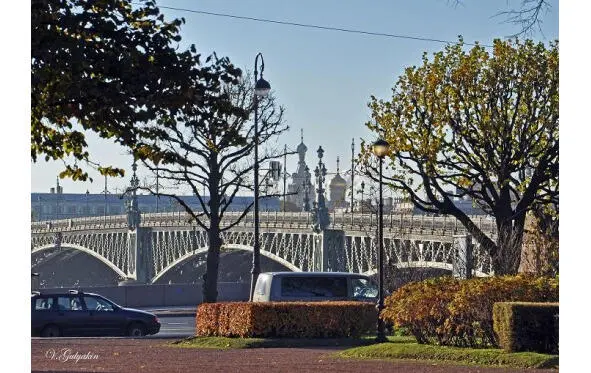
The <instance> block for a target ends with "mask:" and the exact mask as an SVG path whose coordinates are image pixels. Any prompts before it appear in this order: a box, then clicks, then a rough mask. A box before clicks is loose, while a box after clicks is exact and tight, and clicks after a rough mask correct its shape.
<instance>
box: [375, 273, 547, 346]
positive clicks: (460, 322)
mask: <svg viewBox="0 0 591 373" xmlns="http://www.w3.org/2000/svg"><path fill="white" fill-rule="evenodd" d="M510 301H522V302H557V301H558V280H557V279H554V278H548V277H533V276H529V275H517V276H499V277H488V278H473V279H469V280H458V279H454V278H451V277H441V278H436V279H429V280H425V281H421V282H414V283H410V284H407V285H405V286H402V287H401V288H400V289H398V291H396V292H395V293H394V294H392V295H391V296H390V297H388V298H387V299H386V308H385V309H384V311H383V312H382V315H381V317H382V318H383V319H384V320H386V321H389V322H392V323H393V324H394V326H395V327H398V328H400V327H404V328H408V329H409V330H410V331H411V332H412V334H413V335H414V336H415V337H416V339H417V342H419V343H431V344H440V345H451V346H459V347H486V346H493V347H497V346H498V341H497V338H496V336H495V333H494V329H493V315H492V313H493V311H492V310H493V304H494V303H496V302H510Z"/></svg>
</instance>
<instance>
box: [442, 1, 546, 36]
mask: <svg viewBox="0 0 591 373" xmlns="http://www.w3.org/2000/svg"><path fill="white" fill-rule="evenodd" d="M448 3H449V4H451V5H452V6H454V7H457V6H458V5H463V1H461V0H453V1H448ZM507 5H509V1H507ZM551 8H552V7H551V5H550V2H549V1H548V0H521V3H520V5H519V7H518V8H510V9H509V10H504V11H501V12H498V13H496V14H495V15H494V17H501V18H504V22H505V23H512V24H514V25H516V26H518V27H519V32H516V33H515V34H513V35H511V37H517V36H527V35H530V34H532V33H534V32H535V30H536V29H537V30H538V31H539V32H540V33H542V22H543V17H544V16H545V15H546V14H547V13H549V12H550V9H551ZM542 34H543V33H542Z"/></svg>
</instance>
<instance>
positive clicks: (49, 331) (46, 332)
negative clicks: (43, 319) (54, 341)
mask: <svg viewBox="0 0 591 373" xmlns="http://www.w3.org/2000/svg"><path fill="white" fill-rule="evenodd" d="M41 336H42V337H59V336H60V328H58V327H57V325H47V326H46V327H45V328H43V330H42V331H41Z"/></svg>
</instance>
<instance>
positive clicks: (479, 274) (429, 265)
mask: <svg viewBox="0 0 591 373" xmlns="http://www.w3.org/2000/svg"><path fill="white" fill-rule="evenodd" d="M394 266H395V267H396V268H398V269H405V268H434V269H444V270H446V271H450V272H451V271H453V264H451V263H444V262H422V261H414V262H400V263H395V264H394ZM376 273H378V270H377V269H375V268H374V269H370V270H369V271H366V272H363V274H364V275H367V276H373V275H375V274H376ZM474 275H475V276H476V277H488V276H490V275H489V274H488V273H484V272H481V271H477V270H475V271H474Z"/></svg>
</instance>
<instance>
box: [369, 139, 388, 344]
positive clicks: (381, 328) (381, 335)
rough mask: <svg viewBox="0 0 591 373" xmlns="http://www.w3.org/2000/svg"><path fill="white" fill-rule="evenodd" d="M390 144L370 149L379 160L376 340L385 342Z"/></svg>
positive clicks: (379, 143)
mask: <svg viewBox="0 0 591 373" xmlns="http://www.w3.org/2000/svg"><path fill="white" fill-rule="evenodd" d="M389 147H390V144H388V142H386V141H385V140H383V139H379V140H377V141H376V142H374V143H373V146H372V151H373V153H374V154H375V155H376V157H378V159H379V160H380V161H379V162H380V185H379V190H380V193H379V215H378V244H379V247H378V271H379V273H378V304H377V306H376V308H377V310H378V325H377V327H378V330H377V336H376V342H386V341H387V339H386V327H385V325H384V320H382V319H381V318H380V313H381V312H382V310H383V309H384V200H383V197H382V189H383V187H382V165H383V162H384V157H385V156H386V154H387V153H388V150H389Z"/></svg>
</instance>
